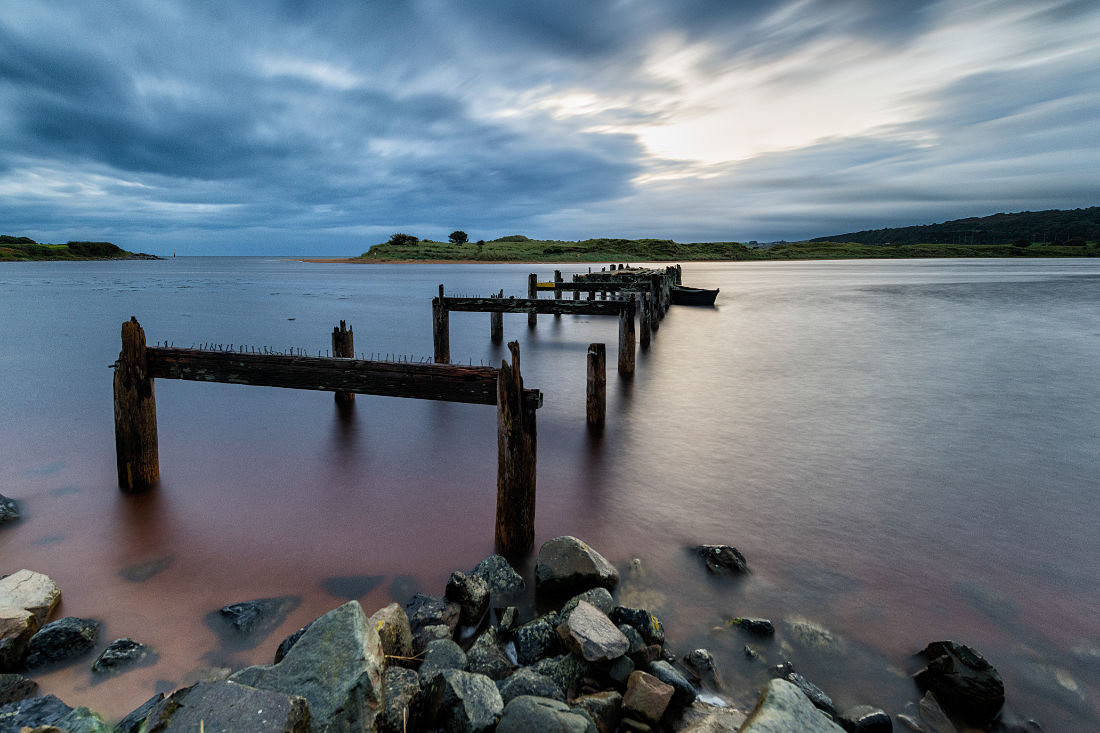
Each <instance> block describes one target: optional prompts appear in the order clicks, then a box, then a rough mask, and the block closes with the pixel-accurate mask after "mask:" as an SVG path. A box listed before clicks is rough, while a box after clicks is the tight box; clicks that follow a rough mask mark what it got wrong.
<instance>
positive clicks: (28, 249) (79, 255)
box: [0, 234, 153, 262]
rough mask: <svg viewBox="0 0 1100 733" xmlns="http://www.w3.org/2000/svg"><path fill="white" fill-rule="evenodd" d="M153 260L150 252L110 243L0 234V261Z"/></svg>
mask: <svg viewBox="0 0 1100 733" xmlns="http://www.w3.org/2000/svg"><path fill="white" fill-rule="evenodd" d="M123 259H153V255H147V254H135V253H134V252H127V251H126V250H124V249H122V248H121V247H119V246H117V245H114V244H111V243H110V242H68V243H66V244H39V243H38V242H36V241H34V240H33V239H30V238H29V237H12V236H9V235H7V234H3V235H0V262H18V261H24V260H123Z"/></svg>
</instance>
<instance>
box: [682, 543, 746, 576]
mask: <svg viewBox="0 0 1100 733" xmlns="http://www.w3.org/2000/svg"><path fill="white" fill-rule="evenodd" d="M694 550H695V554H697V555H699V557H701V558H703V562H704V563H705V564H706V567H707V570H708V571H709V572H711V573H714V574H715V575H741V574H742V573H747V572H748V571H749V564H748V562H747V561H746V560H745V556H744V555H742V554H741V551H740V550H738V549H737V548H736V547H731V546H730V545H696V547H695V548H694Z"/></svg>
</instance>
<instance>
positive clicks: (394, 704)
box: [378, 667, 420, 733]
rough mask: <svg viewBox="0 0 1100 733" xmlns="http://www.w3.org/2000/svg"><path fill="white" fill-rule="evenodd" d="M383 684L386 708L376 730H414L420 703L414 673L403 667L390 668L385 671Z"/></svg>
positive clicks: (400, 732) (391, 732) (385, 732)
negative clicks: (415, 716) (415, 717)
mask: <svg viewBox="0 0 1100 733" xmlns="http://www.w3.org/2000/svg"><path fill="white" fill-rule="evenodd" d="M383 683H384V687H385V691H386V695H385V699H386V707H385V710H384V711H383V713H382V718H381V720H380V721H379V725H378V729H379V730H380V731H382V732H383V733H404V731H406V730H410V729H411V730H416V729H417V726H416V721H415V720H414V715H415V710H416V708H417V704H418V703H419V702H420V678H419V677H417V674H416V672H414V671H412V670H411V669H406V668H404V667H390V668H388V669H387V670H386V674H385V676H384V678H383Z"/></svg>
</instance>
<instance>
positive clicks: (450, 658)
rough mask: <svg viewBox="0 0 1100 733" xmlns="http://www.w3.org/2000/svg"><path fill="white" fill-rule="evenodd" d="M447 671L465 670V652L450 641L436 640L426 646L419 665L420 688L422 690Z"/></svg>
mask: <svg viewBox="0 0 1100 733" xmlns="http://www.w3.org/2000/svg"><path fill="white" fill-rule="evenodd" d="M449 669H466V652H464V651H462V647H460V646H459V645H458V644H456V643H455V642H454V641H452V640H451V639H436V640H435V641H433V642H431V643H430V644H428V648H427V650H426V651H425V653H424V661H423V662H422V663H421V665H420V672H419V674H420V686H421V687H423V688H424V689H427V688H428V685H430V684H431V683H432V680H433V679H435V677H436V676H437V675H439V674H442V673H443V672H445V671H447V670H449Z"/></svg>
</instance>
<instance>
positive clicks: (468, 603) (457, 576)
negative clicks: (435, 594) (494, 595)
mask: <svg viewBox="0 0 1100 733" xmlns="http://www.w3.org/2000/svg"><path fill="white" fill-rule="evenodd" d="M446 595H447V600H449V601H453V602H454V603H457V604H458V605H459V607H460V608H461V614H460V620H461V621H462V623H464V624H471V625H472V624H476V623H477V622H478V621H480V620H481V617H482V616H484V615H485V611H486V610H487V609H488V608H489V584H488V583H486V582H485V580H483V579H482V578H480V577H478V576H477V575H467V574H466V573H463V572H461V571H459V570H456V571H455V572H453V573H451V577H450V579H449V580H448V581H447V590H446Z"/></svg>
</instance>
